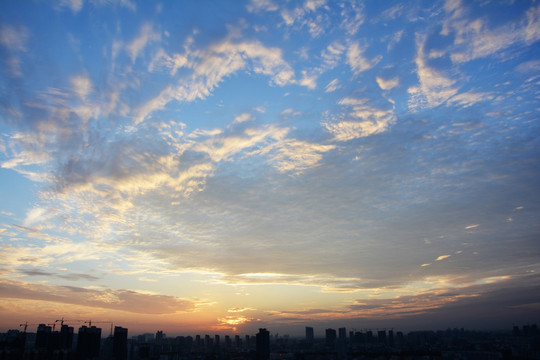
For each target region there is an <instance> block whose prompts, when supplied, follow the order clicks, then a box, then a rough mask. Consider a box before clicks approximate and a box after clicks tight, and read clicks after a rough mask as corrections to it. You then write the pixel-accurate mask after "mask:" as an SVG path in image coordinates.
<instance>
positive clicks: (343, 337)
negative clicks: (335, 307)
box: [338, 328, 347, 340]
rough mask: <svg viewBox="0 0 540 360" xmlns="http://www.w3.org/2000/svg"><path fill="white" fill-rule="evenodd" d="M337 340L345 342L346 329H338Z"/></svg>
mask: <svg viewBox="0 0 540 360" xmlns="http://www.w3.org/2000/svg"><path fill="white" fill-rule="evenodd" d="M338 332H339V339H340V340H347V329H346V328H339V329H338Z"/></svg>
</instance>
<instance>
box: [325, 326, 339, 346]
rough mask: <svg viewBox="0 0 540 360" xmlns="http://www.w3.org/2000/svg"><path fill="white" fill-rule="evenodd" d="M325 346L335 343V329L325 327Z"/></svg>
mask: <svg viewBox="0 0 540 360" xmlns="http://www.w3.org/2000/svg"><path fill="white" fill-rule="evenodd" d="M325 333H326V346H328V347H334V346H335V345H336V339H337V335H336V329H326V331H325Z"/></svg>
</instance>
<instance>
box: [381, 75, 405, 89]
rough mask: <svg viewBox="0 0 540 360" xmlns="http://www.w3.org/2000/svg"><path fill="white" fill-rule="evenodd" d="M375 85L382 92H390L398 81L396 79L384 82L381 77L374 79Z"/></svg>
mask: <svg viewBox="0 0 540 360" xmlns="http://www.w3.org/2000/svg"><path fill="white" fill-rule="evenodd" d="M376 80H377V84H378V85H379V87H380V88H381V89H382V90H391V89H393V88H395V87H396V86H398V85H399V79H398V78H397V77H395V78H392V79H388V80H385V79H383V78H381V77H378V76H377V77H376Z"/></svg>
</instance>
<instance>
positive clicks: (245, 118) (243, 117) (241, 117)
mask: <svg viewBox="0 0 540 360" xmlns="http://www.w3.org/2000/svg"><path fill="white" fill-rule="evenodd" d="M249 120H253V118H252V117H251V114H250V113H242V114H240V115H238V116H237V117H235V118H234V122H235V123H242V122H245V121H249Z"/></svg>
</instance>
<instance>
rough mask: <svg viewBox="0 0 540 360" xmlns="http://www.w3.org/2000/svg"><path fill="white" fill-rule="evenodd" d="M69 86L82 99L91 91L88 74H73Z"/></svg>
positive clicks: (91, 86)
mask: <svg viewBox="0 0 540 360" xmlns="http://www.w3.org/2000/svg"><path fill="white" fill-rule="evenodd" d="M71 86H72V89H73V92H75V93H76V94H77V95H78V96H79V97H80V98H81V99H82V100H84V99H86V97H87V96H88V95H89V94H90V93H91V92H92V89H93V85H92V81H91V80H90V78H89V77H88V76H75V77H73V78H71Z"/></svg>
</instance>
